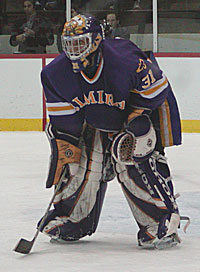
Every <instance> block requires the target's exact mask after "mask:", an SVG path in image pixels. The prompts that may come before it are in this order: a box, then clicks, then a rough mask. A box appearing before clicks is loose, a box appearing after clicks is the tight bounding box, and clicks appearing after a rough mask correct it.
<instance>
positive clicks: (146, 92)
mask: <svg viewBox="0 0 200 272" xmlns="http://www.w3.org/2000/svg"><path fill="white" fill-rule="evenodd" d="M167 84H168V80H167V78H166V79H165V81H164V82H162V83H161V84H159V85H157V86H155V87H153V88H149V89H148V90H145V91H138V90H136V89H134V90H131V92H133V93H137V94H143V95H150V94H152V93H155V92H156V91H158V90H159V89H160V88H161V87H163V86H165V85H167ZM166 87H167V86H166Z"/></svg>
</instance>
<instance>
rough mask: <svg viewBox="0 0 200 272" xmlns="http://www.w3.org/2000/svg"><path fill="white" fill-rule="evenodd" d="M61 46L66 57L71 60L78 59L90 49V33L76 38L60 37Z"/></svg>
mask: <svg viewBox="0 0 200 272" xmlns="http://www.w3.org/2000/svg"><path fill="white" fill-rule="evenodd" d="M62 46H63V50H64V51H65V53H66V55H67V56H68V57H69V58H70V59H71V60H77V59H80V58H81V57H82V56H84V55H85V54H87V53H88V52H89V51H90V49H91V47H92V33H86V34H82V35H78V36H65V35H62Z"/></svg>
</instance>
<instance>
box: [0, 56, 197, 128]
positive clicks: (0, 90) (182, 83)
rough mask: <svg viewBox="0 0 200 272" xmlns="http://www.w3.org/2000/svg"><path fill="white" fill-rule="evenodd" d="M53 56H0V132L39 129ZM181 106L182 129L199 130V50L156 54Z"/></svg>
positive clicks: (45, 113) (43, 114) (44, 110)
mask: <svg viewBox="0 0 200 272" xmlns="http://www.w3.org/2000/svg"><path fill="white" fill-rule="evenodd" d="M55 56H56V55H52V54H51V55H0V75H1V85H0V97H1V100H0V131H42V130H44V127H45V124H46V119H47V112H46V107H45V98H44V94H43V89H42V86H41V82H40V72H41V70H42V67H44V66H45V65H46V64H48V63H49V62H51V61H52V60H53V59H54V58H55ZM156 58H157V61H158V63H159V64H160V67H161V68H162V69H163V70H164V71H165V74H166V76H167V77H168V79H169V81H170V83H171V85H172V87H173V90H174V94H175V96H176V98H177V101H178V105H179V108H180V114H181V122H182V130H183V132H200V107H199V102H200V91H199V67H200V54H198V53H193V54H192V53H179V54H178V53H158V54H156Z"/></svg>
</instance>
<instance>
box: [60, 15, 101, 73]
mask: <svg viewBox="0 0 200 272" xmlns="http://www.w3.org/2000/svg"><path fill="white" fill-rule="evenodd" d="M103 39H104V30H103V26H102V25H101V24H99V23H98V21H97V20H96V19H95V18H94V17H92V16H91V17H86V16H84V15H80V14H79V15H77V16H75V17H73V18H72V19H71V20H70V21H68V22H66V23H65V25H64V29H63V33H62V47H63V51H64V52H65V54H66V55H67V57H68V58H69V59H70V60H71V62H72V66H73V70H74V72H76V73H77V72H80V71H82V70H84V69H85V68H86V67H87V65H88V60H87V57H88V56H89V55H90V54H92V53H93V52H95V51H96V50H97V49H98V47H99V45H100V43H101V41H102V40H103Z"/></svg>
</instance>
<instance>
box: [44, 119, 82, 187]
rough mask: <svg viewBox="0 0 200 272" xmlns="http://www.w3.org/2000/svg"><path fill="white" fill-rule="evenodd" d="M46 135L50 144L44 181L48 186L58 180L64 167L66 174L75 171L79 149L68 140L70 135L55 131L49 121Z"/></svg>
mask: <svg viewBox="0 0 200 272" xmlns="http://www.w3.org/2000/svg"><path fill="white" fill-rule="evenodd" d="M46 135H47V137H48V140H49V142H50V145H51V156H50V167H49V173H48V177H47V181H46V188H50V187H52V185H55V184H57V183H58V182H59V180H60V177H61V174H62V172H63V169H64V168H65V167H67V168H68V169H67V170H68V172H67V175H68V176H74V175H75V174H76V173H77V171H78V167H79V162H80V158H81V149H80V148H78V147H76V146H75V145H73V144H71V143H69V142H68V140H69V139H70V137H71V136H70V135H68V134H65V133H63V132H59V131H57V130H56V129H55V128H54V127H53V126H52V124H51V123H49V124H48V125H47V128H46Z"/></svg>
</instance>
